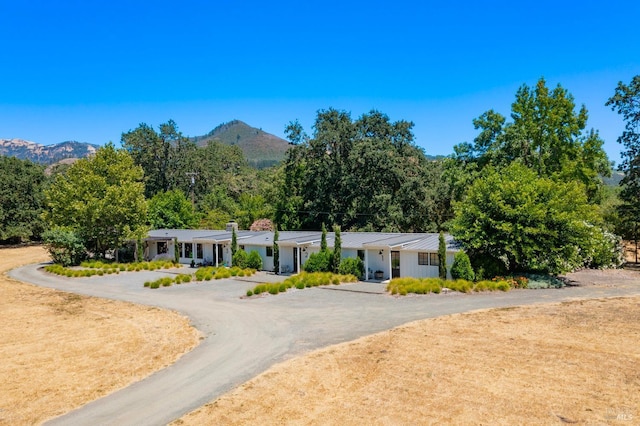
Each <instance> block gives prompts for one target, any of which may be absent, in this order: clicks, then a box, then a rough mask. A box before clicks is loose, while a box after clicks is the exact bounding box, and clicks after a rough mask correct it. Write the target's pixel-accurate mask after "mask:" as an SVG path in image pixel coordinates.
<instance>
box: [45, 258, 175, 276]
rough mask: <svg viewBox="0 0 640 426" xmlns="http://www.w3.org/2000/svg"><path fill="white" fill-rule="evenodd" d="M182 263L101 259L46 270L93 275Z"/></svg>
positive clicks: (76, 274)
mask: <svg viewBox="0 0 640 426" xmlns="http://www.w3.org/2000/svg"><path fill="white" fill-rule="evenodd" d="M178 266H180V264H178V263H175V262H172V261H168V260H154V261H151V262H133V263H109V262H101V261H90V262H82V263H81V264H80V267H79V268H69V267H65V266H62V265H60V264H54V265H47V266H45V267H44V269H45V271H47V272H50V273H52V274H56V275H62V276H65V277H70V278H71V277H92V276H94V275H99V276H102V275H109V274H119V273H120V272H139V271H156V270H159V269H171V268H176V267H178Z"/></svg>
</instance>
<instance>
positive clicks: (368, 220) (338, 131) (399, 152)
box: [275, 108, 434, 231]
mask: <svg viewBox="0 0 640 426" xmlns="http://www.w3.org/2000/svg"><path fill="white" fill-rule="evenodd" d="M412 126H413V123H410V122H407V121H403V120H401V121H397V122H392V121H391V120H390V119H389V117H388V116H387V115H385V114H382V113H380V112H378V111H371V112H369V113H368V114H363V115H362V116H361V117H360V118H358V119H357V120H355V121H354V120H352V119H351V116H350V114H349V113H347V112H345V111H338V110H335V109H332V108H331V109H328V110H321V111H319V112H318V115H317V117H316V120H315V124H314V133H313V136H312V137H311V138H309V139H308V140H303V141H302V142H301V143H300V144H298V145H295V146H293V147H292V148H291V149H289V151H288V153H287V158H286V160H285V164H284V168H283V171H282V173H283V176H282V177H281V179H280V181H279V185H280V187H279V188H280V189H279V195H278V202H277V203H276V213H275V216H276V221H277V222H278V223H279V224H280V225H281V226H282V227H283V229H300V228H302V229H318V228H319V227H320V225H321V224H322V223H340V224H341V226H342V227H343V228H346V229H350V230H352V229H353V230H369V231H373V230H378V231H380V230H387V231H423V230H429V229H432V228H433V227H434V226H433V222H432V220H431V219H430V218H431V215H430V214H429V213H430V212H429V210H428V209H429V206H430V205H431V204H433V203H432V202H431V201H432V198H433V197H434V195H433V194H430V193H429V191H428V189H427V188H428V187H429V186H430V185H431V184H432V183H433V182H432V180H431V179H433V178H434V177H433V175H431V174H429V162H428V161H427V159H426V157H425V155H424V152H423V151H422V150H421V149H420V148H418V147H416V146H415V144H414V143H413V133H412V132H411V128H412ZM299 130H300V129H297V130H296V132H295V134H298V132H299ZM372 171H375V172H372ZM430 203H431V204H430Z"/></svg>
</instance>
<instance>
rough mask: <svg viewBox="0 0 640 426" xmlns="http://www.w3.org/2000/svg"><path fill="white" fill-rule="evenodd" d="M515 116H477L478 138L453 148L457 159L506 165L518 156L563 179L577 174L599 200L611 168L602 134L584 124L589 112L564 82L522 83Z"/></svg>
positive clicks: (492, 113) (479, 164)
mask: <svg viewBox="0 0 640 426" xmlns="http://www.w3.org/2000/svg"><path fill="white" fill-rule="evenodd" d="M511 118H512V120H513V121H512V122H507V121H506V119H505V117H503V116H502V115H501V114H499V113H497V112H495V111H493V110H489V111H487V112H485V113H484V114H482V115H481V116H480V117H478V118H477V119H475V120H473V124H474V126H475V128H476V129H478V130H480V133H479V134H478V136H477V137H476V138H475V140H474V144H473V145H472V144H468V143H465V144H461V145H459V146H457V147H456V148H455V150H456V157H457V158H458V160H459V161H462V162H466V163H474V165H475V167H474V169H477V170H481V169H482V168H484V167H485V166H487V165H491V166H494V167H506V166H507V165H508V164H510V163H511V162H513V161H520V162H521V163H522V164H524V165H525V166H527V167H530V168H531V169H533V170H535V171H536V172H537V174H538V176H541V177H549V178H553V179H554V180H556V181H559V182H565V181H567V180H577V181H579V182H581V183H582V184H584V185H585V187H586V190H587V194H588V196H589V199H590V201H592V202H593V201H599V197H600V195H601V189H602V186H603V184H602V179H601V176H603V175H604V176H609V175H610V174H611V165H610V164H609V160H608V159H607V156H606V154H605V152H604V150H603V149H602V144H603V142H602V139H601V138H600V137H599V135H598V133H597V132H596V131H594V130H589V131H587V130H586V125H587V118H588V112H587V109H586V108H585V106H584V105H583V106H582V107H581V108H580V109H579V110H578V111H576V104H575V102H574V98H573V96H572V95H571V94H570V93H568V92H567V91H566V90H565V89H564V88H562V87H561V86H560V85H558V86H556V88H555V89H553V90H549V88H548V87H547V85H546V82H545V80H544V79H540V80H539V81H538V83H537V84H536V86H535V87H533V88H532V87H529V86H527V85H523V86H521V87H520V89H518V91H517V93H516V100H515V102H514V103H513V104H512V106H511Z"/></svg>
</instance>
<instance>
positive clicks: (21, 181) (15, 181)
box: [0, 156, 47, 243]
mask: <svg viewBox="0 0 640 426" xmlns="http://www.w3.org/2000/svg"><path fill="white" fill-rule="evenodd" d="M46 185H47V179H46V177H45V174H44V167H42V166H40V165H37V164H35V163H32V162H30V161H27V160H19V159H17V158H14V157H4V156H0V241H8V242H14V243H15V242H22V241H28V240H30V239H38V238H40V234H41V233H42V231H43V228H44V223H43V221H42V212H43V209H44V190H45V187H46Z"/></svg>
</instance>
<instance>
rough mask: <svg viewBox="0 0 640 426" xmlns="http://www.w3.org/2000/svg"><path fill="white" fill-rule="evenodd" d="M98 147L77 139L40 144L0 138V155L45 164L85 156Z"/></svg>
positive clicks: (92, 152)
mask: <svg viewBox="0 0 640 426" xmlns="http://www.w3.org/2000/svg"><path fill="white" fill-rule="evenodd" d="M99 147H100V146H99V145H94V144H90V143H87V142H77V141H64V142H60V143H56V144H52V145H42V144H39V143H36V142H32V141H27V140H24V139H19V138H14V139H0V155H4V156H8V157H16V158H19V159H21V160H30V161H33V162H34V163H41V164H45V165H50V164H53V163H57V162H59V161H61V160H64V159H67V158H83V157H87V156H89V155H91V154H94V153H95V152H96V150H97V149H98V148H99Z"/></svg>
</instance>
